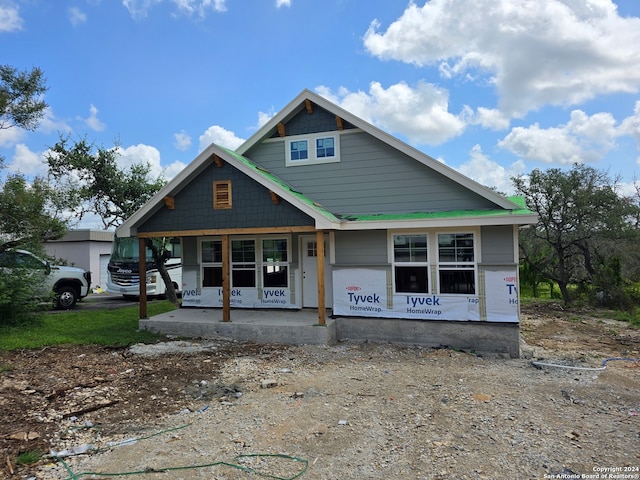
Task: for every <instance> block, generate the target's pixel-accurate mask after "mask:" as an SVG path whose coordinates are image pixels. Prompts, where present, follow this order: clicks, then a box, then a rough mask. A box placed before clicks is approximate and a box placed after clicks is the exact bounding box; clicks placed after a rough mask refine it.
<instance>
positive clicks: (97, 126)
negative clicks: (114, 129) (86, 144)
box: [83, 104, 107, 132]
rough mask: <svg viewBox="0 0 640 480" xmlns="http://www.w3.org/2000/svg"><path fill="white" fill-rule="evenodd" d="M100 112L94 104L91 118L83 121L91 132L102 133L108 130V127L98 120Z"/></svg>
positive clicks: (91, 107)
mask: <svg viewBox="0 0 640 480" xmlns="http://www.w3.org/2000/svg"><path fill="white" fill-rule="evenodd" d="M98 112H99V110H98V109H97V108H96V107H95V105H93V104H92V105H90V106H89V116H88V117H87V118H85V119H83V120H84V121H85V123H86V124H87V125H88V126H89V128H90V129H91V130H95V131H96V132H101V131H103V130H104V129H105V128H107V126H106V125H105V124H104V123H103V122H102V121H101V120H100V119H98Z"/></svg>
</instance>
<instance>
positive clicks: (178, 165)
mask: <svg viewBox="0 0 640 480" xmlns="http://www.w3.org/2000/svg"><path fill="white" fill-rule="evenodd" d="M186 166H187V165H186V164H185V163H184V162H181V161H180V160H176V161H175V162H172V163H171V164H170V165H168V166H166V167H164V170H163V174H164V178H166V179H167V180H171V179H172V178H173V177H175V176H176V175H177V174H178V173H180V172H181V171H182V170H183V169H184V167H186Z"/></svg>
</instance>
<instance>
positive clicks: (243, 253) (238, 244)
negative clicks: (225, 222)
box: [231, 239, 256, 288]
mask: <svg viewBox="0 0 640 480" xmlns="http://www.w3.org/2000/svg"><path fill="white" fill-rule="evenodd" d="M231 286H232V287H234V288H242V287H246V288H253V287H255V286H256V241H255V240H254V239H242V240H231Z"/></svg>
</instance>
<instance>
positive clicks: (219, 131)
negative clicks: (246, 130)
mask: <svg viewBox="0 0 640 480" xmlns="http://www.w3.org/2000/svg"><path fill="white" fill-rule="evenodd" d="M243 142H244V139H243V138H238V137H236V134H235V133H233V132H231V131H229V130H226V129H224V128H222V127H221V126H219V125H213V126H211V127H209V128H208V129H207V131H206V132H204V133H203V134H202V135H200V151H202V150H204V149H205V148H207V147H208V146H209V145H211V144H212V143H215V144H216V145H220V146H222V147H226V148H230V149H231V150H235V149H236V148H238V147H239V146H240V145H242V143H243Z"/></svg>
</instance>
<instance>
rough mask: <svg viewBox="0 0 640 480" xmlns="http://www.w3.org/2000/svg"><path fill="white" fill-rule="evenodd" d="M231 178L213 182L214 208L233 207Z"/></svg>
mask: <svg viewBox="0 0 640 480" xmlns="http://www.w3.org/2000/svg"><path fill="white" fill-rule="evenodd" d="M231 206H232V201H231V180H221V181H216V182H213V208H214V210H222V209H228V208H231Z"/></svg>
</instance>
